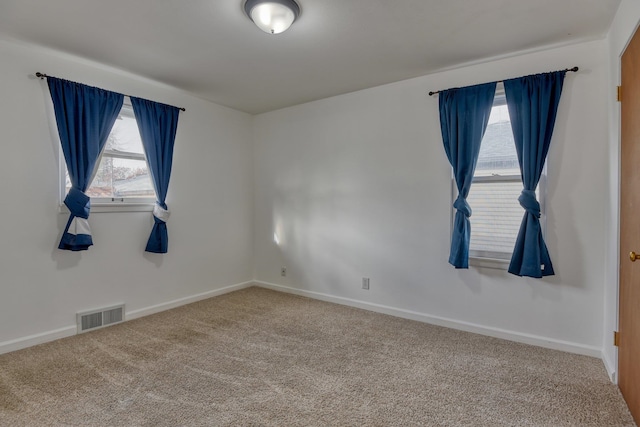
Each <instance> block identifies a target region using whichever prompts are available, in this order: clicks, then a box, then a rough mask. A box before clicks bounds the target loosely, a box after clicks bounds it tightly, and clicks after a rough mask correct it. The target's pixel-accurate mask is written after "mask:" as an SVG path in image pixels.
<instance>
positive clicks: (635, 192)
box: [618, 31, 640, 425]
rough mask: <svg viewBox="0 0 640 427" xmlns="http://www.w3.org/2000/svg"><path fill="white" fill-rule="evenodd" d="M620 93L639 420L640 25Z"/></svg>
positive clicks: (623, 351)
mask: <svg viewBox="0 0 640 427" xmlns="http://www.w3.org/2000/svg"><path fill="white" fill-rule="evenodd" d="M621 99H622V106H621V108H622V126H621V127H622V147H621V163H620V168H621V169H620V301H619V305H620V306H619V316H620V317H619V319H618V332H619V338H620V340H619V343H620V344H619V347H618V372H619V376H618V384H619V386H620V390H621V391H622V395H623V396H624V398H625V400H626V401H627V404H628V405H629V408H630V409H631V413H632V414H633V418H634V419H635V420H636V423H637V424H638V425H640V31H637V32H636V34H635V35H634V36H633V39H632V40H631V43H630V44H629V46H628V47H627V49H626V50H625V52H624V54H623V55H622V97H621ZM631 252H635V253H637V254H638V258H639V260H638V261H634V262H632V261H631V258H635V257H633V255H632V254H631Z"/></svg>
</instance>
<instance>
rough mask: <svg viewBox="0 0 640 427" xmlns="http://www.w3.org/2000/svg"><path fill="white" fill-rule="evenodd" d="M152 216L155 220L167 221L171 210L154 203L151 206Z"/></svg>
mask: <svg viewBox="0 0 640 427" xmlns="http://www.w3.org/2000/svg"><path fill="white" fill-rule="evenodd" d="M165 206H167V205H165ZM153 216H154V219H155V221H156V222H158V221H160V222H167V221H168V220H169V217H170V216H171V212H170V211H169V209H166V208H163V207H162V206H160V205H158V204H156V205H155V206H154V207H153Z"/></svg>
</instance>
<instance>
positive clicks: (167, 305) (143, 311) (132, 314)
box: [125, 281, 255, 320]
mask: <svg viewBox="0 0 640 427" xmlns="http://www.w3.org/2000/svg"><path fill="white" fill-rule="evenodd" d="M254 283H255V282H253V281H249V282H243V283H237V284H235V285H231V286H225V287H224V288H220V289H214V290H212V291H207V292H203V293H201V294H197V295H191V296H188V297H184V298H179V299H176V300H173V301H169V302H164V303H162V304H157V305H152V306H151V307H145V308H140V309H138V310H132V311H128V312H127V313H126V315H125V319H126V320H133V319H137V318H139V317H144V316H148V315H150V314H155V313H159V312H161V311H165V310H170V309H172V308H176V307H180V306H181V305H186V304H191V303H192V302H197V301H202V300H203V299H207V298H212V297H216V296H218V295H223V294H228V293H229V292H233V291H238V290H240V289H244V288H248V287H250V286H253V285H254Z"/></svg>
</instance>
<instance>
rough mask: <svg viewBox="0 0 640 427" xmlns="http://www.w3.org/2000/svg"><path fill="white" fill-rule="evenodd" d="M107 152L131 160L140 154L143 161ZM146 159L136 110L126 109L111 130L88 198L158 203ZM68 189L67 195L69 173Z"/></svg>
mask: <svg viewBox="0 0 640 427" xmlns="http://www.w3.org/2000/svg"><path fill="white" fill-rule="evenodd" d="M108 150H111V151H114V152H116V153H123V154H126V155H128V156H130V155H131V154H137V155H139V157H141V158H140V159H129V158H121V157H120V155H119V154H115V153H108V152H107V151H108ZM144 156H145V154H144V149H143V147H142V141H141V140H140V133H139V132H138V124H137V123H136V120H135V116H134V114H133V109H132V108H131V107H128V106H123V107H122V110H120V114H119V115H118V119H117V120H116V122H115V123H114V125H113V128H112V129H111V133H110V134H109V138H108V139H107V143H106V147H105V153H104V154H103V155H102V159H101V160H100V163H99V165H98V168H97V171H96V172H95V176H94V178H93V181H92V182H91V186H90V187H89V188H88V189H87V191H86V194H87V195H88V196H89V197H93V198H97V197H100V198H117V199H122V198H125V199H126V198H140V197H142V198H153V199H155V195H156V194H155V190H154V189H153V183H152V182H151V176H150V175H149V169H148V167H147V162H146V160H144ZM136 157H138V156H136ZM65 169H66V168H65ZM65 187H66V190H67V192H68V191H69V189H70V188H71V181H70V180H69V173H68V172H66V177H65Z"/></svg>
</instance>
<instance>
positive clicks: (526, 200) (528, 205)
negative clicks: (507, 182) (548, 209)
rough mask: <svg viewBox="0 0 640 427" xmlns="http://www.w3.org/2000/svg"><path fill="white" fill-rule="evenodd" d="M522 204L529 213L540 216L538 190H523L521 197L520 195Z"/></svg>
mask: <svg viewBox="0 0 640 427" xmlns="http://www.w3.org/2000/svg"><path fill="white" fill-rule="evenodd" d="M518 201H519V202H520V206H522V207H523V208H524V210H526V211H527V212H528V213H530V214H531V215H533V216H535V217H536V218H540V203H538V201H537V200H536V192H535V191H533V190H522V193H520V197H518Z"/></svg>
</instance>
